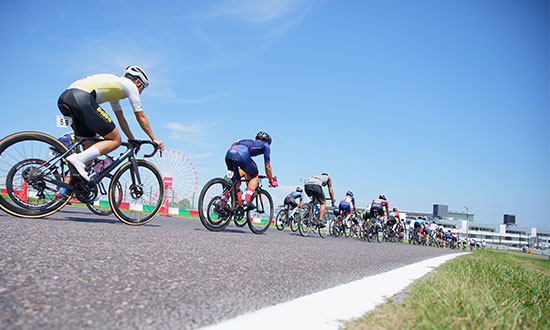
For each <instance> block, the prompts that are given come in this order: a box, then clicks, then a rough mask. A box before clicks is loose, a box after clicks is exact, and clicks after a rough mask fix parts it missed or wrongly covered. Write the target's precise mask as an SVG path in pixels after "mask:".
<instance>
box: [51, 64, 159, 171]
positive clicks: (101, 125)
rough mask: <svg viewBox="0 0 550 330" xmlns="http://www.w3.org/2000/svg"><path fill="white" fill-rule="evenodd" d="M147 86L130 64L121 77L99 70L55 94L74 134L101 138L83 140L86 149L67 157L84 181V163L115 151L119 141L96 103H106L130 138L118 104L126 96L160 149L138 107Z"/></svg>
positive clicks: (146, 79)
mask: <svg viewBox="0 0 550 330" xmlns="http://www.w3.org/2000/svg"><path fill="white" fill-rule="evenodd" d="M147 86H149V80H148V78H147V75H146V74H145V72H144V71H143V70H142V69H141V68H140V67H138V66H136V65H132V66H129V67H127V68H126V69H125V70H124V76H123V77H121V76H116V75H114V74H106V73H102V74H96V75H92V76H88V77H84V78H82V79H80V80H77V81H75V82H74V83H72V84H71V85H70V86H69V87H68V88H67V89H66V90H65V91H64V92H63V94H61V96H60V97H59V100H58V101H57V105H58V107H59V110H60V111H61V113H62V114H63V115H64V116H70V117H72V119H73V124H72V128H73V130H74V132H75V135H77V136H84V137H95V136H96V134H99V135H101V136H103V138H104V139H105V140H104V141H99V142H95V143H94V142H92V141H87V142H86V143H85V145H86V147H87V149H86V150H84V151H83V152H81V153H78V154H72V155H70V156H69V157H67V160H68V161H69V162H71V164H72V165H73V166H74V167H75V168H76V169H77V170H78V173H79V174H80V176H82V177H83V178H84V179H85V180H87V181H89V180H90V178H89V177H88V175H87V173H86V169H85V163H86V162H88V161H90V160H92V159H95V158H97V157H98V156H100V155H105V154H107V153H109V152H111V151H113V150H115V149H116V148H118V147H119V146H120V143H121V137H120V132H119V130H118V129H117V127H116V126H115V124H114V123H113V121H112V119H111V117H109V115H108V114H107V113H106V112H105V110H103V109H102V108H101V107H100V106H99V104H102V103H105V102H110V103H111V108H112V109H113V111H114V113H115V116H116V118H117V121H118V124H119V125H120V128H121V129H122V131H123V132H124V134H125V135H126V137H128V139H134V135H133V134H132V132H131V131H130V127H129V126H128V122H127V121H126V118H125V117H124V114H123V112H122V107H121V106H120V103H119V100H120V99H124V98H128V100H129V101H130V105H131V106H132V109H133V110H134V114H135V116H136V119H137V121H138V123H139V126H140V127H141V129H143V131H144V132H145V133H146V134H147V135H148V136H149V138H150V139H151V141H153V142H155V143H157V144H158V145H159V147H160V149H161V150H164V142H163V141H162V140H159V139H157V138H156V137H155V135H154V134H153V131H152V130H151V126H150V125H149V120H147V117H146V116H145V113H144V112H143V109H142V108H141V101H140V98H139V95H140V94H141V93H142V92H143V90H144V89H145V87H147Z"/></svg>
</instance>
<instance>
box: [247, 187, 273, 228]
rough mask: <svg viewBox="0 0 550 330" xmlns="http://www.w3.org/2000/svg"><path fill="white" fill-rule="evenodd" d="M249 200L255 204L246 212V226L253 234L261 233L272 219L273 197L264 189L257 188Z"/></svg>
mask: <svg viewBox="0 0 550 330" xmlns="http://www.w3.org/2000/svg"><path fill="white" fill-rule="evenodd" d="M251 202H252V203H253V204H254V205H255V206H256V207H255V208H254V209H249V210H248V211H247V212H246V217H247V219H248V227H250V230H251V231H252V232H253V233H254V234H263V233H265V232H266V231H267V230H268V229H269V226H270V225H271V221H272V220H273V211H274V209H273V199H271V195H270V194H269V193H268V192H267V191H266V190H264V189H258V190H256V192H255V193H254V195H252V198H251Z"/></svg>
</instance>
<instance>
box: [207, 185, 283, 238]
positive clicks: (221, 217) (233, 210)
mask: <svg viewBox="0 0 550 330" xmlns="http://www.w3.org/2000/svg"><path fill="white" fill-rule="evenodd" d="M266 178H267V176H265V175H260V176H259V179H260V180H259V182H258V187H257V188H256V190H255V191H254V193H253V194H252V197H251V199H250V203H248V206H245V205H243V204H242V202H241V200H240V196H239V195H240V194H238V193H237V192H238V188H237V187H238V186H239V185H240V184H241V182H248V181H250V180H247V179H244V180H243V179H241V180H232V181H231V183H230V182H228V181H226V180H225V179H224V178H214V179H212V180H210V181H208V182H207V183H206V184H205V185H204V187H203V188H202V190H201V192H200V194H199V218H200V220H201V223H202V224H203V226H204V227H205V228H206V229H208V230H210V231H221V230H224V229H225V228H226V227H227V226H228V225H229V223H230V222H231V220H233V222H235V224H236V225H237V226H239V227H242V226H244V225H245V224H248V227H249V228H250V230H251V231H252V232H253V233H254V234H263V233H265V232H266V231H267V230H268V229H269V226H270V225H271V222H272V220H273V211H274V209H273V199H272V198H271V195H270V194H269V193H268V192H267V190H265V189H263V188H262V179H266ZM251 205H252V206H253V207H251Z"/></svg>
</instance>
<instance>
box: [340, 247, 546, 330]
mask: <svg viewBox="0 0 550 330" xmlns="http://www.w3.org/2000/svg"><path fill="white" fill-rule="evenodd" d="M366 294H368V293H366ZM549 300H550V262H549V261H548V260H540V259H531V258H524V257H521V256H515V255H512V254H508V253H501V252H494V251H487V250H486V251H476V252H474V253H471V254H468V255H465V256H461V257H457V258H455V259H453V260H451V261H449V262H447V263H445V264H443V265H442V266H440V267H439V268H438V269H437V270H436V271H435V272H433V273H431V274H430V275H428V277H427V278H426V279H424V280H422V281H420V282H418V283H416V284H415V285H413V287H412V288H411V290H410V292H409V294H408V295H407V297H405V298H404V299H403V301H401V302H393V303H387V304H384V305H382V306H380V307H379V308H377V309H375V310H373V311H371V312H369V313H367V314H365V315H364V316H362V317H361V318H359V319H355V320H352V321H348V322H345V323H344V324H343V325H342V327H341V329H347V330H354V329H396V328H397V329H419V328H420V329H550V301H549Z"/></svg>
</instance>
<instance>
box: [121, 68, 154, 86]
mask: <svg viewBox="0 0 550 330" xmlns="http://www.w3.org/2000/svg"><path fill="white" fill-rule="evenodd" d="M124 77H126V78H130V79H131V80H134V79H136V78H137V79H139V80H140V81H141V83H142V84H143V86H144V87H147V86H149V79H147V75H146V74H145V71H143V69H142V68H140V67H139V66H137V65H130V66H129V67H127V68H126V69H124Z"/></svg>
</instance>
